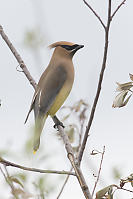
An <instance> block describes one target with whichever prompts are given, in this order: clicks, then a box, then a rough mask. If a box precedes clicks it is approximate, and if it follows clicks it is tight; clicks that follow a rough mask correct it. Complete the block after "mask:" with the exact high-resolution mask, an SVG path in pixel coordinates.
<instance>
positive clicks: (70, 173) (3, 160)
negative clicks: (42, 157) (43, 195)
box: [0, 157, 76, 176]
mask: <svg viewBox="0 0 133 199" xmlns="http://www.w3.org/2000/svg"><path fill="white" fill-rule="evenodd" d="M0 164H3V165H5V166H11V167H16V168H19V169H22V170H26V171H32V172H38V173H49V174H63V175H73V176H76V175H75V173H73V172H69V171H56V170H46V169H36V168H30V167H24V166H21V165H19V164H15V163H13V162H9V161H7V160H5V159H3V158H1V157H0Z"/></svg>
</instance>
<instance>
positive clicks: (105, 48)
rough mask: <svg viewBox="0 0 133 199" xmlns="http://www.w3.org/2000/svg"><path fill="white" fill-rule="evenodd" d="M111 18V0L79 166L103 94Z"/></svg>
mask: <svg viewBox="0 0 133 199" xmlns="http://www.w3.org/2000/svg"><path fill="white" fill-rule="evenodd" d="M110 16H111V0H109V5H108V20H107V27H106V30H105V46H104V56H103V62H102V68H101V72H100V76H99V81H98V87H97V91H96V96H95V99H94V102H93V106H92V109H91V114H90V118H89V122H88V125H87V128H86V131H85V135H84V138H83V142H82V145H81V149H80V153H79V157H78V162H79V164H80V162H81V160H82V156H83V152H84V149H85V146H86V143H87V139H88V135H89V132H90V128H91V125H92V121H93V118H94V114H95V110H96V106H97V103H98V99H99V96H100V92H101V86H102V82H103V76H104V71H105V68H106V62H107V53H108V38H109V29H110V23H111V19H110Z"/></svg>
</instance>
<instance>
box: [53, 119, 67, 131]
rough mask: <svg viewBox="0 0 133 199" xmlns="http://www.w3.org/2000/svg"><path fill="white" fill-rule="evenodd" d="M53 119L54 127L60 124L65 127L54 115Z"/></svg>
mask: <svg viewBox="0 0 133 199" xmlns="http://www.w3.org/2000/svg"><path fill="white" fill-rule="evenodd" d="M53 121H54V123H55V125H54V128H57V127H58V126H62V127H63V128H65V126H64V125H63V123H62V122H61V121H60V120H59V119H58V118H57V117H56V116H54V117H53Z"/></svg>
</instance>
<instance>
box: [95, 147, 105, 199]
mask: <svg viewBox="0 0 133 199" xmlns="http://www.w3.org/2000/svg"><path fill="white" fill-rule="evenodd" d="M104 153H105V146H104V147H103V152H102V157H101V161H100V166H99V170H98V175H97V179H96V182H95V185H94V188H93V191H92V197H93V195H94V192H95V189H96V186H97V183H98V181H99V177H100V173H101V169H102V163H103V157H104Z"/></svg>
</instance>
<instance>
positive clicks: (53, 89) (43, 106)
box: [34, 66, 67, 118]
mask: <svg viewBox="0 0 133 199" xmlns="http://www.w3.org/2000/svg"><path fill="white" fill-rule="evenodd" d="M66 78H67V72H66V70H65V67H63V66H58V67H56V68H55V69H54V70H52V71H51V73H49V74H48V76H47V77H45V79H44V81H43V82H42V84H43V85H42V86H41V88H40V91H39V92H38V94H37V96H36V98H35V102H34V114H35V118H38V117H39V115H40V116H42V115H45V114H46V113H47V112H48V110H49V109H50V107H51V105H52V104H53V102H54V100H55V98H56V96H57V94H58V93H59V91H60V89H61V88H62V86H63V85H64V82H65V81H66Z"/></svg>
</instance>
